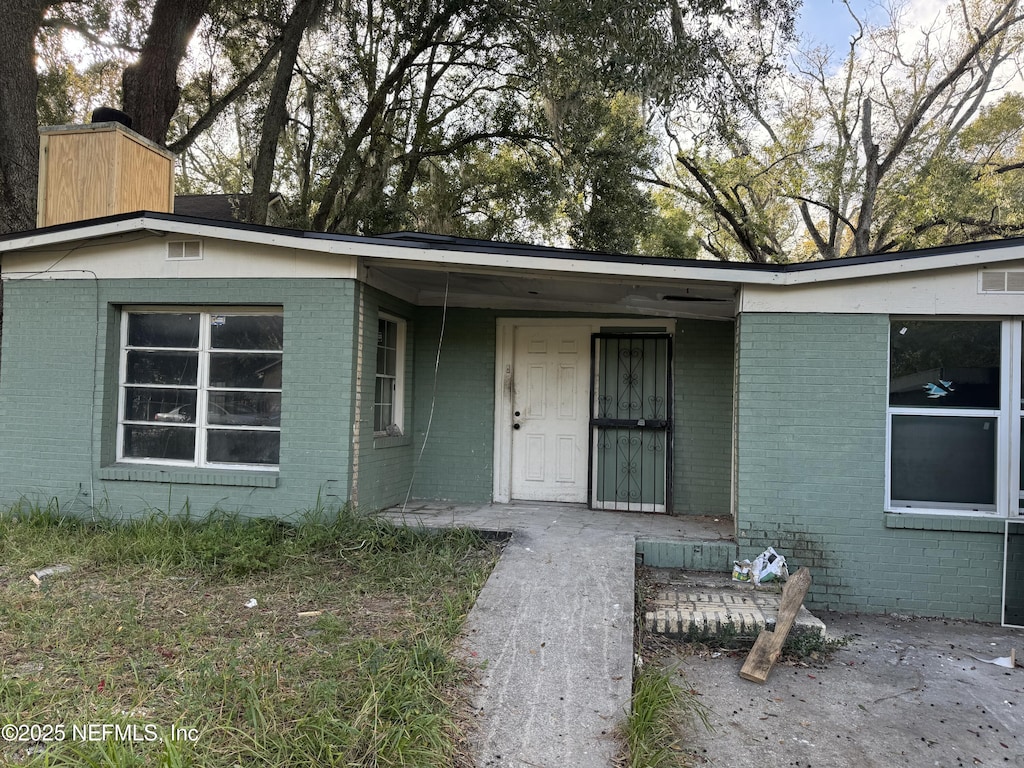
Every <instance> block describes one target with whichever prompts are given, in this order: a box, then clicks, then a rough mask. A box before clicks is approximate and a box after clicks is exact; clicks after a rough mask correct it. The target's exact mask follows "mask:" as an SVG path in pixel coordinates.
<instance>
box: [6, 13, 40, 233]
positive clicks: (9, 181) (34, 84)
mask: <svg viewBox="0 0 1024 768" xmlns="http://www.w3.org/2000/svg"><path fill="white" fill-rule="evenodd" d="M50 5H52V2H51V1H50V0H0V14H2V16H3V18H4V28H5V29H6V30H7V31H6V32H5V33H4V39H5V40H6V41H7V42H6V43H5V44H4V55H3V56H0V233H7V232H21V231H24V230H26V229H32V228H33V227H35V225H36V186H37V184H38V176H39V134H38V130H37V128H38V126H37V123H36V121H37V118H36V93H37V91H38V79H37V77H36V68H35V60H36V52H35V40H36V33H37V32H38V31H39V26H40V24H42V21H43V12H44V11H45V10H46V8H47V7H49V6H50Z"/></svg>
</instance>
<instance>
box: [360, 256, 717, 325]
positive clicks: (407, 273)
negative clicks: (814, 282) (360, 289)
mask: <svg viewBox="0 0 1024 768" xmlns="http://www.w3.org/2000/svg"><path fill="white" fill-rule="evenodd" d="M364 276H365V278H366V280H367V282H369V283H370V284H371V285H375V286H376V287H378V288H381V289H382V290H385V291H388V292H390V293H393V294H395V295H397V296H400V297H401V298H404V299H405V300H407V301H409V302H411V303H413V304H417V305H420V306H441V305H442V304H443V303H444V301H445V291H446V288H447V295H448V306H452V307H473V308H492V309H507V310H541V311H561V312H595V311H600V312H611V313H616V314H619V313H621V314H630V315H654V316H661V317H697V318H705V319H712V320H731V319H732V318H734V317H735V316H736V305H737V288H736V286H735V285H727V284H716V283H697V282H685V281H676V280H660V281H657V282H653V281H648V282H636V281H632V280H629V279H628V278H626V279H625V280H624V281H618V280H615V279H614V278H609V277H597V276H588V275H580V276H578V277H567V276H565V275H564V274H559V275H552V274H545V273H537V274H534V275H524V274H522V273H519V272H517V273H504V274H502V273H501V272H497V271H491V272H475V271H474V272H471V271H458V272H443V271H437V270H431V269H421V268H415V267H405V266H395V265H391V264H382V263H379V262H378V263H374V264H370V265H367V266H366V268H365V272H364Z"/></svg>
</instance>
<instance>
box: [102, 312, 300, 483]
mask: <svg viewBox="0 0 1024 768" xmlns="http://www.w3.org/2000/svg"><path fill="white" fill-rule="evenodd" d="M122 318H123V321H122V328H121V375H120V404H119V410H118V414H119V416H118V437H117V443H118V444H117V458H118V460H119V461H126V462H138V463H155V464H171V465H179V466H194V467H217V468H245V469H276V468H277V465H278V456H279V453H280V446H281V368H282V364H283V336H284V333H283V332H284V318H283V315H282V313H281V310H280V309H276V310H257V309H252V310H242V309H213V310H206V309H203V310H191V309H169V310H163V309H137V310H136V309H129V310H126V311H125V312H124V313H123V315H122Z"/></svg>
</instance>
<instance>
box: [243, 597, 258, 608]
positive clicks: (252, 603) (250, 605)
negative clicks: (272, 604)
mask: <svg viewBox="0 0 1024 768" xmlns="http://www.w3.org/2000/svg"><path fill="white" fill-rule="evenodd" d="M257 605H259V603H257V602H256V598H255V597H250V598H249V600H248V602H246V604H245V607H246V608H255V607H256V606H257Z"/></svg>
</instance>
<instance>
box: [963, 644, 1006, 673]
mask: <svg viewBox="0 0 1024 768" xmlns="http://www.w3.org/2000/svg"><path fill="white" fill-rule="evenodd" d="M967 655H968V656H970V657H971V658H972V659H977V660H978V661H980V662H982V663H984V664H995V665H996V666H997V667H1006V668H1007V669H1013V668H1015V667H1016V666H1017V649H1016V648H1011V649H1010V655H1009V656H997V657H996V658H994V659H983V658H981V657H980V656H975V655H974V654H973V653H969V654H967Z"/></svg>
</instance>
